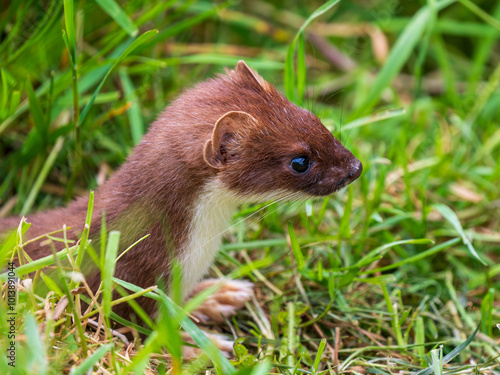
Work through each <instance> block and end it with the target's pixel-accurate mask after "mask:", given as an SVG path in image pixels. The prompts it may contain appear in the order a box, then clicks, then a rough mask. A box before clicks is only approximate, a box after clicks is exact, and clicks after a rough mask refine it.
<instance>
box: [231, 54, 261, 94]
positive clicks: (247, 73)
mask: <svg viewBox="0 0 500 375" xmlns="http://www.w3.org/2000/svg"><path fill="white" fill-rule="evenodd" d="M235 71H236V73H238V74H240V75H241V76H243V77H245V78H246V79H247V81H249V82H252V83H253V84H254V85H256V86H257V87H260V88H261V89H263V90H267V89H268V86H269V84H268V83H267V82H266V81H264V79H263V78H262V77H261V76H259V75H258V74H257V73H256V72H255V71H254V70H252V69H251V68H250V67H249V66H248V65H247V64H246V63H245V62H244V61H243V60H240V61H238V65H236V69H235Z"/></svg>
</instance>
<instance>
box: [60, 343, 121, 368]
mask: <svg viewBox="0 0 500 375" xmlns="http://www.w3.org/2000/svg"><path fill="white" fill-rule="evenodd" d="M112 348H113V345H111V344H104V345H102V346H101V347H100V348H99V349H97V350H96V351H95V352H94V353H93V354H92V355H91V356H90V357H88V358H87V359H85V361H83V362H82V364H81V365H80V366H78V367H77V368H74V367H73V368H72V369H71V371H70V372H69V373H70V375H85V374H87V373H89V372H90V371H91V370H92V368H93V366H94V364H96V363H97V362H98V361H99V360H100V359H101V358H102V357H104V356H105V355H106V354H107V353H108V352H109V351H110V350H111V349H112Z"/></svg>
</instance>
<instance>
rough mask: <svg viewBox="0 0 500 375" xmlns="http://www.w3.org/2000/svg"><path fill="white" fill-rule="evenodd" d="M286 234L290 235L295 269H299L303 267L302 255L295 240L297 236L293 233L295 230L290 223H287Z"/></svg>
mask: <svg viewBox="0 0 500 375" xmlns="http://www.w3.org/2000/svg"><path fill="white" fill-rule="evenodd" d="M288 234H289V236H290V244H291V245H292V251H293V255H294V256H295V261H296V262H297V269H298V270H299V271H300V270H302V268H304V264H305V262H304V256H303V255H302V251H301V250H300V245H299V242H298V241H297V236H296V235H295V230H294V229H293V225H292V223H290V222H289V223H288Z"/></svg>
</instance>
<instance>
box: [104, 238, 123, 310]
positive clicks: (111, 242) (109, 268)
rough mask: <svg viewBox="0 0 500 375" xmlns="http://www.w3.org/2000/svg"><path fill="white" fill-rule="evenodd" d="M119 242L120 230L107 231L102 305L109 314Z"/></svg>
mask: <svg viewBox="0 0 500 375" xmlns="http://www.w3.org/2000/svg"><path fill="white" fill-rule="evenodd" d="M119 243H120V232H117V231H111V232H109V237H108V243H107V246H106V253H105V254H104V266H103V269H102V270H101V272H102V305H103V310H104V315H106V316H109V315H110V314H111V297H112V294H113V290H112V284H113V280H112V278H113V275H114V273H115V266H116V263H115V260H116V256H117V254H118V245H119Z"/></svg>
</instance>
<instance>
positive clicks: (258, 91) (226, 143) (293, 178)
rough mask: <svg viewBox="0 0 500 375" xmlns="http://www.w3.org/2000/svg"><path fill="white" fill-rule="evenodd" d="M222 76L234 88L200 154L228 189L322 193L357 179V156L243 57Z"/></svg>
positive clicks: (243, 192)
mask: <svg viewBox="0 0 500 375" xmlns="http://www.w3.org/2000/svg"><path fill="white" fill-rule="evenodd" d="M227 73H228V74H227V76H224V77H226V78H223V80H224V82H223V83H224V85H225V86H226V90H230V91H231V92H232V93H234V95H235V96H234V97H235V98H237V99H232V100H230V101H229V104H227V103H226V105H227V106H228V107H226V108H228V109H232V110H231V111H228V112H227V113H225V114H224V115H222V116H221V117H220V118H219V119H218V121H217V122H216V124H215V127H214V129H213V132H212V135H211V139H209V140H208V141H207V142H206V144H205V148H204V160H205V162H206V163H207V164H208V166H210V167H211V168H214V169H216V170H217V176H218V178H219V179H220V181H221V182H222V183H223V184H224V185H226V186H227V187H228V188H229V189H231V190H233V191H235V192H237V193H238V194H241V195H243V196H247V195H259V196H262V195H268V194H269V193H272V192H274V191H280V192H286V193H289V194H293V193H296V195H300V196H303V197H307V196H312V197H317V196H326V195H330V194H332V193H335V192H336V191H338V190H339V189H341V188H343V187H344V186H346V185H348V184H349V183H351V182H353V181H354V180H356V179H357V178H358V177H359V176H360V175H361V171H362V165H361V163H360V161H359V160H358V159H357V158H356V157H355V156H354V155H353V154H352V153H351V152H350V151H349V150H347V149H346V148H345V147H344V146H342V144H341V143H340V142H339V141H338V140H337V139H335V137H334V136H333V135H332V134H331V133H330V132H329V131H328V130H327V129H326V128H325V126H324V125H323V124H322V123H321V121H320V120H319V119H318V117H316V116H315V115H313V114H312V113H311V112H309V111H307V110H305V109H303V108H299V107H297V106H296V105H295V104H293V103H291V102H290V101H288V100H287V99H286V98H285V97H284V96H283V95H281V94H280V93H279V92H278V91H277V90H276V89H275V88H274V87H273V86H272V85H270V84H269V83H267V82H266V81H264V80H263V79H262V78H261V77H260V76H258V75H257V74H256V73H255V72H253V71H252V70H251V69H250V68H249V67H248V66H247V65H246V64H245V63H244V62H243V61H240V62H239V63H238V65H237V67H236V69H235V70H234V71H228V72H227Z"/></svg>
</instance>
